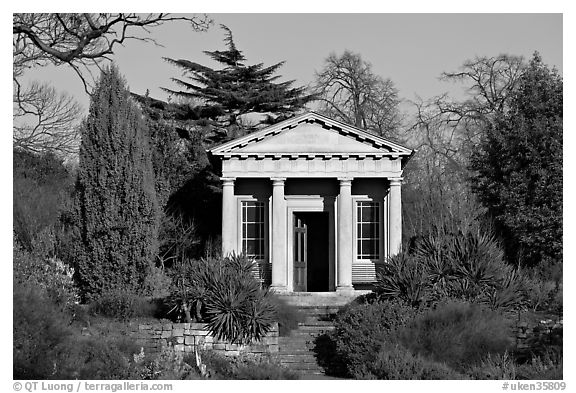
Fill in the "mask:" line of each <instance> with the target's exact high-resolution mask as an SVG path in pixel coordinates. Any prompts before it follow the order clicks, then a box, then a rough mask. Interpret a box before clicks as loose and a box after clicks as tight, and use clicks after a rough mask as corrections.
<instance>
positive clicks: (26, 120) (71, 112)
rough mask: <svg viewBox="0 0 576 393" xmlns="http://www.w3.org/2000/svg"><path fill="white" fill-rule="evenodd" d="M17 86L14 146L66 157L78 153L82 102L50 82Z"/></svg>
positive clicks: (14, 114)
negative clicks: (24, 88)
mask: <svg viewBox="0 0 576 393" xmlns="http://www.w3.org/2000/svg"><path fill="white" fill-rule="evenodd" d="M17 86H18V92H17V93H15V95H17V96H18V100H15V101H14V108H13V123H14V124H13V146H14V148H16V149H22V150H26V151H30V152H33V153H43V152H47V151H50V152H52V153H55V154H57V155H62V156H65V155H67V154H72V153H74V152H76V150H77V148H78V143H79V137H78V129H77V127H78V123H79V120H80V117H81V113H82V110H81V107H80V105H79V104H78V103H77V102H76V101H75V100H74V99H73V98H72V97H70V96H67V95H66V94H58V93H57V92H56V90H55V89H54V88H53V87H50V86H49V85H47V84H43V85H40V84H38V83H32V84H31V86H30V87H29V88H28V89H26V90H24V91H23V90H21V89H20V85H19V84H17Z"/></svg>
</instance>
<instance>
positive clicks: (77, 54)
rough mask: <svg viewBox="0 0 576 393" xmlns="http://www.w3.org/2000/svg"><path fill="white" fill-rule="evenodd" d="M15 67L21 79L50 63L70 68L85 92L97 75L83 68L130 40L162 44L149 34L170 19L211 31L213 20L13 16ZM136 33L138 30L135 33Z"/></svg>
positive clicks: (161, 16)
mask: <svg viewBox="0 0 576 393" xmlns="http://www.w3.org/2000/svg"><path fill="white" fill-rule="evenodd" d="M12 20H13V24H12V37H13V40H12V42H13V71H14V77H15V78H16V79H17V78H19V77H20V76H21V75H22V73H23V72H24V70H25V69H26V68H30V67H37V66H45V65H47V64H55V65H62V64H67V65H69V66H71V67H72V68H73V69H74V71H75V72H76V73H77V74H78V76H79V77H80V79H82V82H83V83H84V86H85V88H86V91H87V92H88V89H89V87H90V86H91V84H92V83H91V82H93V79H91V80H87V75H86V74H85V73H84V72H81V71H80V70H81V69H82V68H83V67H84V68H86V69H89V67H92V66H94V65H96V66H98V65H99V63H100V62H101V61H106V60H108V59H109V58H108V57H107V56H108V55H111V54H113V53H114V48H115V46H116V45H123V43H124V42H125V41H127V40H139V41H144V42H151V43H153V44H155V45H158V43H157V42H156V41H155V40H154V39H153V38H151V37H147V36H145V35H143V34H142V33H144V34H148V33H149V28H153V27H157V26H161V25H162V24H164V23H166V22H172V21H185V22H188V23H189V24H190V25H191V27H192V29H193V30H194V31H204V30H206V29H207V28H208V27H209V25H210V24H211V23H212V21H211V20H210V19H209V18H208V17H207V16H206V15H203V16H178V15H171V14H163V13H160V14H135V13H119V14H105V13H101V14H46V13H38V14H22V13H20V14H13V19H12ZM132 32H135V34H132Z"/></svg>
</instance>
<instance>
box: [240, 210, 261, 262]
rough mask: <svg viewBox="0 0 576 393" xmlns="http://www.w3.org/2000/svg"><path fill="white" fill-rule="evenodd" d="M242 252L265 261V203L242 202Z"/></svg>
mask: <svg viewBox="0 0 576 393" xmlns="http://www.w3.org/2000/svg"><path fill="white" fill-rule="evenodd" d="M242 252H243V253H244V254H245V255H246V256H249V257H253V258H255V259H264V203H263V202H252V201H245V202H242Z"/></svg>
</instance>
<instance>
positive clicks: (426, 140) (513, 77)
mask: <svg viewBox="0 0 576 393" xmlns="http://www.w3.org/2000/svg"><path fill="white" fill-rule="evenodd" d="M524 65H525V63H524V60H523V58H522V57H518V56H510V55H499V56H496V57H486V56H484V57H476V58H474V59H473V60H467V61H466V62H464V64H463V65H462V67H461V69H460V71H457V72H445V73H443V74H442V75H441V79H442V80H445V81H449V82H455V83H462V84H464V86H465V88H466V90H467V93H468V97H467V98H465V99H464V100H454V99H451V98H450V97H449V96H448V95H447V94H443V95H440V96H437V97H434V98H432V99H430V100H428V101H423V100H421V99H418V100H417V101H416V102H414V103H413V104H414V106H415V108H416V119H415V122H414V124H413V126H412V131H414V132H413V135H414V139H415V143H416V144H417V145H418V147H422V146H428V147H430V148H431V149H433V150H434V151H435V152H436V153H438V154H441V155H443V156H444V157H445V158H446V159H447V162H448V163H449V164H450V165H451V166H452V168H453V169H455V168H457V169H460V170H463V171H465V170H466V168H465V166H466V164H467V162H468V157H469V155H470V151H471V150H472V149H474V147H475V146H477V144H478V142H479V140H480V138H481V137H482V135H483V130H484V129H485V127H486V126H487V125H488V124H489V123H490V122H491V121H492V120H493V119H494V117H495V115H496V114H498V113H503V112H504V111H505V110H506V108H507V107H508V103H509V102H510V99H511V97H512V93H513V92H514V89H515V87H516V84H517V81H518V78H519V77H520V76H521V75H522V72H523V70H524Z"/></svg>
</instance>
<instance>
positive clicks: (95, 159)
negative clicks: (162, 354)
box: [76, 66, 158, 299]
mask: <svg viewBox="0 0 576 393" xmlns="http://www.w3.org/2000/svg"><path fill="white" fill-rule="evenodd" d="M81 135H82V141H81V145H80V166H79V173H78V181H77V198H78V199H77V205H78V224H79V229H80V244H79V247H78V255H77V266H76V272H77V278H78V282H79V284H80V286H81V289H82V290H83V294H84V296H85V298H86V299H91V298H95V297H97V296H98V295H99V294H101V293H103V292H106V291H108V290H112V289H122V290H128V291H136V290H137V289H138V288H141V285H142V283H143V281H144V278H145V277H146V274H147V272H148V270H149V267H150V266H151V263H152V261H153V258H154V254H155V252H156V239H157V231H158V203H157V200H156V193H155V189H154V172H153V169H152V162H151V151H150V146H149V135H148V130H147V128H146V125H145V121H144V118H143V115H142V112H141V111H140V109H139V108H138V107H137V105H136V104H135V103H134V101H133V100H132V99H131V97H130V93H129V91H128V90H127V87H126V83H125V81H124V80H123V78H122V77H121V75H120V74H119V71H118V69H117V68H116V67H114V66H112V67H110V68H107V69H105V70H104V71H103V72H102V74H101V77H100V80H99V81H98V84H97V86H96V89H95V91H94V94H93V96H92V97H91V103H90V110H89V114H88V117H87V119H86V120H85V121H84V123H83V125H82V128H81Z"/></svg>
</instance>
